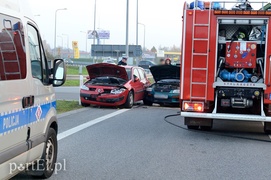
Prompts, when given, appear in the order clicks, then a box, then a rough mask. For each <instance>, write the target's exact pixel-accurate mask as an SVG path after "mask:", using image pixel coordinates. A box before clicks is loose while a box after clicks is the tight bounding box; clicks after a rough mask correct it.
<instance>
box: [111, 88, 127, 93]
mask: <svg viewBox="0 0 271 180" xmlns="http://www.w3.org/2000/svg"><path fill="white" fill-rule="evenodd" d="M125 90H126V89H124V88H120V89H112V90H111V92H110V93H111V94H120V93H123V92H124V91H125Z"/></svg>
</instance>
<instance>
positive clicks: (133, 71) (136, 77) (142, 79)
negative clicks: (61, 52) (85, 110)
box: [80, 63, 150, 108]
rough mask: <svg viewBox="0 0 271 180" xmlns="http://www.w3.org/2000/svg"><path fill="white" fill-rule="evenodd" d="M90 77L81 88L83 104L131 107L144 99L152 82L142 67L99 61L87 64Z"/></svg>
mask: <svg viewBox="0 0 271 180" xmlns="http://www.w3.org/2000/svg"><path fill="white" fill-rule="evenodd" d="M86 68H87V71H88V74H89V79H88V81H86V82H85V83H84V85H83V86H82V87H81V89H80V98H81V104H82V106H88V105H90V104H92V105H98V106H121V105H124V107H127V108H131V107H132V106H133V104H134V102H136V101H140V100H143V99H144V93H145V89H146V88H147V87H149V86H150V82H149V80H148V78H147V76H146V74H145V72H144V70H143V69H142V68H140V67H133V66H118V65H113V64H107V63H99V64H93V65H88V66H86Z"/></svg>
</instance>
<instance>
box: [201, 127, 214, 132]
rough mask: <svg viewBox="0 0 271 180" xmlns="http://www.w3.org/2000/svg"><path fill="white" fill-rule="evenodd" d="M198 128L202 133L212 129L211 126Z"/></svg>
mask: <svg viewBox="0 0 271 180" xmlns="http://www.w3.org/2000/svg"><path fill="white" fill-rule="evenodd" d="M200 128H201V130H203V131H210V130H211V129H212V126H200Z"/></svg>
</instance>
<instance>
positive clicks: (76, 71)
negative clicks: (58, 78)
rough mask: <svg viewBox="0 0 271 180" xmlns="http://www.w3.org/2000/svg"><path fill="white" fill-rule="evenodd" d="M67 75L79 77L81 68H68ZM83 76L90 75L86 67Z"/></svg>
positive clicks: (83, 68)
mask: <svg viewBox="0 0 271 180" xmlns="http://www.w3.org/2000/svg"><path fill="white" fill-rule="evenodd" d="M66 68H67V74H69V75H79V67H78V66H69V65H67V66H66ZM82 75H88V72H87V69H86V67H85V66H83V67H82Z"/></svg>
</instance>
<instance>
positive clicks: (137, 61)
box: [136, 0, 139, 65]
mask: <svg viewBox="0 0 271 180" xmlns="http://www.w3.org/2000/svg"><path fill="white" fill-rule="evenodd" d="M136 46H138V0H136ZM138 63H139V58H138V57H136V65H138Z"/></svg>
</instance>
